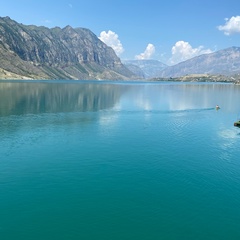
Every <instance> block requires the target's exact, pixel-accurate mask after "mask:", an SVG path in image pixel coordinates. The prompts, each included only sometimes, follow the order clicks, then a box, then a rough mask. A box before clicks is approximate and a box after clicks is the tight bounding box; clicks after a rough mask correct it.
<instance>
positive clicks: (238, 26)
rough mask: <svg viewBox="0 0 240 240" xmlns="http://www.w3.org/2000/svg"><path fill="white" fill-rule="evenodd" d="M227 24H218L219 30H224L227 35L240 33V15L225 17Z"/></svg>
mask: <svg viewBox="0 0 240 240" xmlns="http://www.w3.org/2000/svg"><path fill="white" fill-rule="evenodd" d="M225 21H226V23H225V25H220V26H218V27H217V28H218V30H220V31H223V32H224V34H225V35H230V34H233V33H240V16H236V17H231V18H230V19H228V18H225Z"/></svg>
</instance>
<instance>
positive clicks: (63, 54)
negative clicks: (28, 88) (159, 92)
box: [0, 17, 136, 79]
mask: <svg viewBox="0 0 240 240" xmlns="http://www.w3.org/2000/svg"><path fill="white" fill-rule="evenodd" d="M11 77H13V78H33V79H39V78H42V79H129V78H130V79H131V78H136V76H134V74H133V73H132V72H131V71H130V70H129V69H128V68H126V67H125V66H124V65H123V64H122V63H121V60H120V59H119V58H118V57H117V56H116V54H115V52H114V50H113V49H112V48H110V47H108V46H107V45H106V44H105V43H103V42H102V41H100V40H99V39H98V37H97V36H96V35H95V34H93V33H92V32H91V31H90V30H88V29H85V28H72V27H70V26H66V27H65V28H63V29H61V28H59V27H55V28H52V29H49V28H46V27H37V26H33V25H30V26H27V25H23V24H19V23H17V22H15V21H13V20H12V19H10V18H9V17H4V18H1V17H0V78H11Z"/></svg>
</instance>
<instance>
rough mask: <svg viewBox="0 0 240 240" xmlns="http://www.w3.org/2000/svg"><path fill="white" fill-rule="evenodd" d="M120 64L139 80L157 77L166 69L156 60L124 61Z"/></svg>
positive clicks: (164, 65)
mask: <svg viewBox="0 0 240 240" xmlns="http://www.w3.org/2000/svg"><path fill="white" fill-rule="evenodd" d="M122 62H123V63H124V64H125V65H126V67H127V68H128V69H129V70H131V71H132V72H133V73H134V74H135V75H137V76H139V77H140V78H154V77H158V76H159V74H160V73H161V71H162V70H163V69H165V68H166V67H167V65H166V64H164V63H162V62H160V61H158V60H126V61H122Z"/></svg>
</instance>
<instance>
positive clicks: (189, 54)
mask: <svg viewBox="0 0 240 240" xmlns="http://www.w3.org/2000/svg"><path fill="white" fill-rule="evenodd" d="M211 52H212V50H210V49H204V47H203V46H199V47H197V48H193V47H192V46H191V45H190V44H189V43H188V42H184V41H178V42H176V43H175V45H174V46H173V47H172V57H171V58H170V60H169V62H170V64H177V63H179V62H182V61H185V60H187V59H190V58H193V57H196V56H198V55H201V54H205V53H211Z"/></svg>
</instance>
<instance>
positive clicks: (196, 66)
mask: <svg viewBox="0 0 240 240" xmlns="http://www.w3.org/2000/svg"><path fill="white" fill-rule="evenodd" d="M238 73H240V48H239V47H230V48H227V49H223V50H220V51H217V52H213V53H210V54H203V55H201V56H197V57H194V58H192V59H189V60H187V61H184V62H181V63H179V64H176V65H174V66H170V67H167V68H165V69H164V70H163V71H161V73H160V74H159V77H164V78H170V77H172V78H175V77H181V76H185V75H189V74H211V75H216V74H219V75H220V74H222V75H226V76H228V75H234V74H238Z"/></svg>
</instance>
